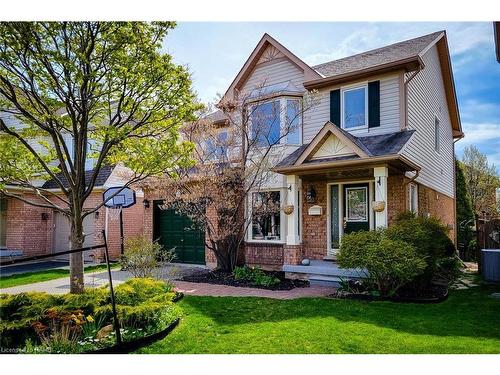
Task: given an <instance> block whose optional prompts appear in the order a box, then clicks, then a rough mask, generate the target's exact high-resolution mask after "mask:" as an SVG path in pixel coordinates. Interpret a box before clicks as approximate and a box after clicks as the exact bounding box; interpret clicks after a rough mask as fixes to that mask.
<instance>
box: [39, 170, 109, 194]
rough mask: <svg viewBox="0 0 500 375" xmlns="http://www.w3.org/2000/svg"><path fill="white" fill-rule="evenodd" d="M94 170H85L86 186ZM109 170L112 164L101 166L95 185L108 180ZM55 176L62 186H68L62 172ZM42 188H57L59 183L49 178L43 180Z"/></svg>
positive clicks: (102, 183)
mask: <svg viewBox="0 0 500 375" xmlns="http://www.w3.org/2000/svg"><path fill="white" fill-rule="evenodd" d="M93 172H94V170H89V171H86V172H85V186H88V184H89V183H90V179H91V177H92V173H93ZM111 172H113V166H111V165H105V166H103V167H102V168H101V169H100V171H99V173H98V174H97V179H96V181H95V186H96V187H97V186H103V185H104V184H105V183H106V181H107V180H108V178H109V176H110V175H111ZM56 176H57V178H58V179H59V180H60V181H61V182H62V183H63V185H64V187H69V184H68V180H67V179H66V178H65V177H64V175H63V174H62V173H58V174H57V175H56ZM42 188H43V189H59V184H58V183H57V182H56V181H55V180H54V179H50V180H47V181H45V183H44V184H43V185H42Z"/></svg>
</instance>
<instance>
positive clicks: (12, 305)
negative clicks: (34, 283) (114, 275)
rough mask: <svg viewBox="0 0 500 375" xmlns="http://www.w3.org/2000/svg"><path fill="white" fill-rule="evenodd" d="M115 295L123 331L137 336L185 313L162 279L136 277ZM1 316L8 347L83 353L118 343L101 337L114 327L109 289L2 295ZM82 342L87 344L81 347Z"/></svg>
mask: <svg viewBox="0 0 500 375" xmlns="http://www.w3.org/2000/svg"><path fill="white" fill-rule="evenodd" d="M115 293H116V301H117V311H118V316H119V320H120V322H121V324H122V328H123V329H124V330H128V329H130V328H134V329H135V331H134V332H135V333H136V334H137V332H138V331H137V330H140V331H141V332H142V334H143V335H144V334H148V333H153V332H156V331H158V330H161V329H164V328H166V326H167V325H168V324H170V323H171V322H172V321H173V320H174V319H175V318H177V317H178V316H179V315H180V313H181V312H180V310H179V309H178V308H177V307H176V306H174V305H173V303H172V300H173V298H174V296H175V294H174V293H173V292H172V286H171V285H170V284H168V283H165V282H162V281H158V280H154V279H130V280H128V281H126V282H125V283H123V284H121V285H118V286H117V287H116V288H115ZM0 315H1V322H0V336H1V345H2V347H22V346H24V345H25V344H26V343H27V341H28V340H29V341H30V342H31V345H32V346H33V345H35V346H36V345H41V349H40V348H39V349H40V350H42V351H44V352H57V351H61V352H78V351H82V350H89V349H92V348H93V347H95V345H98V346H102V345H112V344H113V343H114V341H113V340H112V338H108V339H104V340H102V341H99V340H97V339H96V335H97V332H98V331H99V329H100V328H102V327H103V326H105V325H107V324H112V308H111V304H110V297H109V290H108V288H107V286H104V287H101V288H95V289H88V290H85V291H84V292H83V293H82V294H65V295H60V296H56V295H50V294H47V293H21V294H17V295H6V294H2V295H1V296H0ZM130 332H132V331H130ZM89 335H91V336H92V337H90V339H89V340H87V339H88V338H89ZM81 339H85V340H84V343H83V344H81V345H80V344H78V343H77V341H81ZM96 340H97V341H96ZM77 344H78V345H77ZM92 345H93V346H92ZM40 350H38V352H40ZM31 351H32V352H37V351H36V350H31Z"/></svg>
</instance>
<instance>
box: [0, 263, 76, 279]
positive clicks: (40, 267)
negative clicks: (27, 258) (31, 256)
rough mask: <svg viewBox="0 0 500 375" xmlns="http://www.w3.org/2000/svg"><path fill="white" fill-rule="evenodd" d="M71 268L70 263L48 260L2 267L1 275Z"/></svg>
mask: <svg viewBox="0 0 500 375" xmlns="http://www.w3.org/2000/svg"><path fill="white" fill-rule="evenodd" d="M68 267H69V262H65V261H53V260H47V261H42V262H31V263H25V264H14V265H12V266H8V265H7V266H2V267H1V268H0V275H2V276H10V275H15V274H18V273H25V272H37V271H46V270H52V269H58V268H60V269H64V268H68Z"/></svg>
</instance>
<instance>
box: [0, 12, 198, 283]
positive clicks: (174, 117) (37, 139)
mask: <svg viewBox="0 0 500 375" xmlns="http://www.w3.org/2000/svg"><path fill="white" fill-rule="evenodd" d="M173 27H175V23H173V22H3V23H0V108H1V109H2V111H1V113H0V132H1V134H0V149H1V150H2V153H1V155H0V191H1V192H2V193H3V194H5V195H7V196H9V197H11V198H15V199H20V200H22V201H24V202H25V203H28V204H31V205H36V206H39V207H44V208H50V209H53V210H56V211H58V212H61V213H63V214H64V215H66V216H68V218H69V220H70V222H71V228H72V233H71V247H72V248H80V247H82V244H83V242H84V236H83V219H84V217H85V216H87V215H90V214H92V213H93V212H94V211H95V210H97V209H99V207H100V206H101V205H102V203H100V204H97V205H96V206H95V207H91V208H90V209H89V210H83V206H84V203H85V201H86V200H87V198H88V197H89V195H90V194H91V193H92V191H93V188H94V186H95V182H96V180H97V176H98V174H99V171H100V170H101V169H102V167H103V166H105V165H113V166H119V167H120V169H121V170H122V171H123V173H122V176H121V177H122V179H123V182H124V184H125V185H127V186H129V185H133V184H134V183H137V182H139V181H142V180H143V179H145V178H147V177H149V176H160V175H163V174H164V173H169V176H171V177H176V176H177V170H182V169H185V168H189V167H191V166H192V165H193V160H192V157H191V153H192V151H193V144H192V143H191V142H189V141H185V140H183V139H181V137H180V136H179V129H180V127H181V126H182V125H183V124H184V123H185V122H186V121H191V120H193V119H194V113H195V112H196V111H197V110H198V109H200V107H201V106H200V105H199V104H198V103H197V102H196V100H195V95H194V93H193V91H192V90H191V80H190V77H189V72H188V71H187V70H186V69H185V68H184V67H183V66H180V65H177V64H175V63H174V62H173V59H172V57H171V56H170V55H168V54H166V53H163V52H162V42H163V40H164V38H165V37H166V36H167V34H168V32H169V30H171V29H172V28H173ZM89 159H93V169H92V171H87V170H86V169H87V166H88V163H87V162H88V161H89ZM88 172H90V173H88ZM47 179H52V180H53V181H54V182H55V183H56V184H57V187H58V189H60V190H61V194H58V195H56V194H55V193H54V192H53V191H50V190H46V189H43V188H42V187H40V184H39V183H38V182H39V181H40V180H47ZM63 181H65V183H63ZM8 184H16V185H19V186H22V187H24V188H26V189H28V190H31V191H32V192H33V193H35V195H36V197H37V199H36V200H35V199H32V198H31V197H30V196H29V195H21V194H16V193H15V192H12V191H9V190H7V189H6V188H5V187H6V185H8ZM35 184H36V186H35ZM54 197H57V198H55V199H54ZM68 209H69V210H68ZM71 259H72V262H71V277H70V280H71V291H72V292H81V291H82V289H83V285H84V284H83V260H82V259H83V258H82V254H72V255H71Z"/></svg>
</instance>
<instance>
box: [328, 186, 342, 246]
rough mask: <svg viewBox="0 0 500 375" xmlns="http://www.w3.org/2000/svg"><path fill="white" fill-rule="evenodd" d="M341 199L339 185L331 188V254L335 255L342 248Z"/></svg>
mask: <svg viewBox="0 0 500 375" xmlns="http://www.w3.org/2000/svg"><path fill="white" fill-rule="evenodd" d="M339 213H340V198H339V185H331V186H330V252H329V253H330V254H329V255H334V254H335V253H336V251H337V250H338V248H339V246H340V229H339V222H340V219H339V217H340V215H339Z"/></svg>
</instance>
